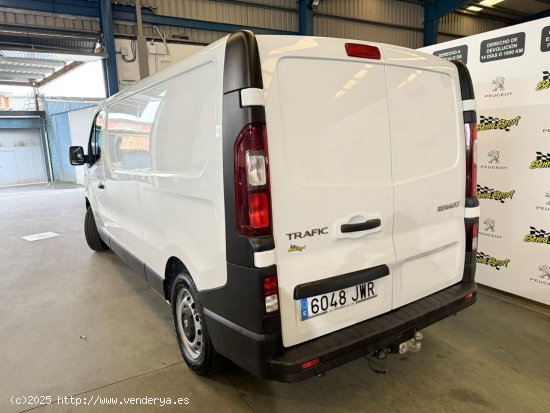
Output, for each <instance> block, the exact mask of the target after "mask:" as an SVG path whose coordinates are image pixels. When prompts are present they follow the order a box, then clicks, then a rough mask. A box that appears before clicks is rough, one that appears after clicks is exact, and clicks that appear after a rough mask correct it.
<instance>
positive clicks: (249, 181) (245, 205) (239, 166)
mask: <svg viewBox="0 0 550 413" xmlns="http://www.w3.org/2000/svg"><path fill="white" fill-rule="evenodd" d="M234 162H235V164H234V168H235V210H236V219H237V232H238V233H239V234H240V235H244V236H247V237H258V236H262V235H270V234H271V232H272V231H271V193H270V188H269V157H268V153H267V133H266V127H265V124H250V125H247V126H245V127H244V128H243V130H242V131H241V133H240V134H239V137H238V138H237V141H236V142H235V153H234Z"/></svg>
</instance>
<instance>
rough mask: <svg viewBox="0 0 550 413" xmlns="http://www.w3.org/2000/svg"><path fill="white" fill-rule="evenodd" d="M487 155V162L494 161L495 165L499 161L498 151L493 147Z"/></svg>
mask: <svg viewBox="0 0 550 413" xmlns="http://www.w3.org/2000/svg"><path fill="white" fill-rule="evenodd" d="M487 156H488V157H489V163H496V164H497V165H498V164H499V163H500V151H497V150H496V149H493V150H492V151H491V152H489V153H488V154H487Z"/></svg>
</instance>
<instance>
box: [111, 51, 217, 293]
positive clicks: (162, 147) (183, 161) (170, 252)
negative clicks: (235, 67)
mask: <svg viewBox="0 0 550 413" xmlns="http://www.w3.org/2000/svg"><path fill="white" fill-rule="evenodd" d="M224 43H225V42H223V41H222V42H218V43H217V44H215V45H213V46H210V47H209V48H207V49H205V50H204V51H203V52H199V53H196V54H195V55H193V56H190V57H189V58H187V59H185V60H183V61H181V62H178V63H177V64H175V65H173V66H172V67H170V68H169V69H167V70H165V71H163V74H164V76H163V78H161V79H158V81H156V82H151V81H150V82H149V83H150V84H149V85H148V86H146V87H144V88H142V89H140V90H137V91H135V93H133V94H131V95H130V96H124V95H122V98H120V99H118V100H115V101H114V102H112V104H111V105H110V107H111V108H113V113H115V110H116V111H117V112H116V113H118V114H119V115H117V116H118V117H119V118H121V121H120V122H119V123H123V124H129V123H131V124H132V125H135V126H132V128H131V130H129V129H128V128H129V126H128V125H126V126H124V129H123V130H122V131H116V128H117V126H116V125H114V124H113V125H112V129H113V133H112V134H110V136H109V137H110V139H109V141H108V142H107V147H108V149H109V150H108V156H107V162H108V167H109V170H111V171H112V176H111V178H110V181H108V182H106V187H107V188H109V187H112V188H113V190H112V191H110V192H109V195H110V205H111V210H112V217H113V218H115V217H116V218H117V220H118V222H116V221H114V220H113V222H111V227H112V230H111V231H112V232H113V233H116V232H117V231H119V232H121V233H123V234H126V235H125V236H123V237H121V238H120V239H119V241H120V244H121V247H122V248H123V249H125V250H127V252H128V253H130V254H131V255H133V256H135V257H137V258H138V259H139V260H140V261H141V262H143V263H144V264H145V266H146V268H147V273H148V276H149V277H157V278H159V279H162V278H164V275H165V268H166V263H167V261H168V259H169V258H170V257H176V258H178V259H180V260H181V261H182V262H183V264H184V265H185V266H186V267H187V269H188V270H189V272H190V274H191V276H192V277H193V280H194V281H195V284H196V285H197V288H198V289H199V290H204V289H210V288H216V287H219V286H222V285H224V284H225V283H226V279H227V269H226V260H225V255H226V254H225V244H224V242H223V240H224V238H225V218H224V199H223V173H222V168H221V165H222V146H221V101H222V92H221V91H222V80H223V78H222V71H223V58H224V47H223V46H224ZM157 78H158V76H157ZM117 108H119V109H117ZM122 109H124V112H123V110H122ZM118 127H119V128H120V126H118ZM117 188H118V189H117ZM125 188H126V189H125ZM123 189H124V190H123ZM127 210H129V211H132V214H128V215H127V216H125V212H126V211H127ZM134 212H135V213H134ZM119 227H120V228H119ZM135 228H139V233H133V229H135ZM150 281H151V280H150ZM152 282H153V284H156V285H158V281H152Z"/></svg>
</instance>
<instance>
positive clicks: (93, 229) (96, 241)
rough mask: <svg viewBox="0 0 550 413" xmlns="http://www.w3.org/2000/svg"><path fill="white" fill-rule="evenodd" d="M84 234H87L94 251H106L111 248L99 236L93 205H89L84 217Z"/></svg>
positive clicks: (88, 242)
mask: <svg viewBox="0 0 550 413" xmlns="http://www.w3.org/2000/svg"><path fill="white" fill-rule="evenodd" d="M84 235H85V236H86V242H87V244H88V247H90V248H91V249H93V250H94V251H105V250H108V249H109V247H108V246H107V244H105V243H104V242H103V240H102V239H101V237H100V236H99V232H98V230H97V225H96V223H95V218H94V213H93V212H92V207H88V209H87V210H86V217H85V218H84Z"/></svg>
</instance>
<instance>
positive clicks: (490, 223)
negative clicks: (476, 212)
mask: <svg viewBox="0 0 550 413" xmlns="http://www.w3.org/2000/svg"><path fill="white" fill-rule="evenodd" d="M483 224H484V225H485V231H491V232H495V220H494V219H491V218H487V219H486V220H485V221H483Z"/></svg>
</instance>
